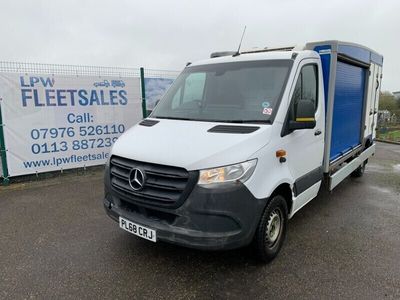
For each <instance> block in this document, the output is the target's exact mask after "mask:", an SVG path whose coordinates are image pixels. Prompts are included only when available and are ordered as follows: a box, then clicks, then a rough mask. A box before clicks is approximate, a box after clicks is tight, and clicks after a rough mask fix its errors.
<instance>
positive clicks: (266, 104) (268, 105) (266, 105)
mask: <svg viewBox="0 0 400 300" xmlns="http://www.w3.org/2000/svg"><path fill="white" fill-rule="evenodd" d="M261 105H262V107H263V108H267V107H270V106H271V105H270V104H269V102H268V101H264V102H263V103H261Z"/></svg>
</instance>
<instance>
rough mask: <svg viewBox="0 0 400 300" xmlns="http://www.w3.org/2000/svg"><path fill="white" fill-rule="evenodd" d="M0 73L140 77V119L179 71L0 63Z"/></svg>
mask: <svg viewBox="0 0 400 300" xmlns="http://www.w3.org/2000/svg"><path fill="white" fill-rule="evenodd" d="M0 73H16V74H20V75H28V76H29V75H34V76H35V75H36V76H37V75H40V76H42V75H53V76H54V75H61V76H62V75H65V76H77V77H80V76H82V77H84V76H92V77H97V76H98V77H114V78H140V80H141V94H142V101H143V103H142V106H143V107H142V108H143V116H146V115H148V113H149V112H150V111H151V110H152V109H153V108H154V106H155V105H156V103H157V100H159V99H160V98H161V97H162V95H163V94H164V93H165V91H166V90H167V89H168V87H169V86H170V85H171V84H172V82H173V80H174V79H175V78H176V77H177V76H178V74H179V71H175V70H157V69H146V68H144V69H143V70H142V72H141V68H127V67H104V66H88V65H69V64H43V63H26V62H7V61H0ZM1 102H2V101H1V99H0V178H3V180H4V181H3V183H4V182H5V180H8V170H7V160H6V155H5V154H6V147H5V143H4V134H3V125H4V124H2V123H3V122H1ZM0 183H1V180H0Z"/></svg>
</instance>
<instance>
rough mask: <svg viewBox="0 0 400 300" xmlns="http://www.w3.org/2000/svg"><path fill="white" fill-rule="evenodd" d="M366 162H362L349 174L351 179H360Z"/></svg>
mask: <svg viewBox="0 0 400 300" xmlns="http://www.w3.org/2000/svg"><path fill="white" fill-rule="evenodd" d="M367 162H368V160H366V161H364V162H363V163H362V164H361V165H360V166H359V167H358V168H357V169H355V170H354V171H353V173H351V177H361V176H363V175H364V171H365V165H366V164H367Z"/></svg>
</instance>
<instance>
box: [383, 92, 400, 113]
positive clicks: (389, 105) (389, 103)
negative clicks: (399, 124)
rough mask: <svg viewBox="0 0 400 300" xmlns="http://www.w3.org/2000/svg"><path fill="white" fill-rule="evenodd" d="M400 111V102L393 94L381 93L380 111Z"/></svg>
mask: <svg viewBox="0 0 400 300" xmlns="http://www.w3.org/2000/svg"><path fill="white" fill-rule="evenodd" d="M398 109H400V102H399V101H396V99H395V97H394V96H393V94H392V93H391V92H387V91H384V92H381V94H380V97H379V110H388V111H390V112H392V111H395V110H398Z"/></svg>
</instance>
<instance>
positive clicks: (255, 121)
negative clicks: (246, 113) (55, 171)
mask: <svg viewBox="0 0 400 300" xmlns="http://www.w3.org/2000/svg"><path fill="white" fill-rule="evenodd" d="M226 122H228V123H241V124H249V123H257V124H271V121H270V120H230V121H226Z"/></svg>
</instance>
